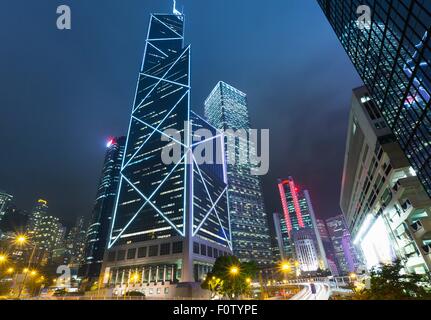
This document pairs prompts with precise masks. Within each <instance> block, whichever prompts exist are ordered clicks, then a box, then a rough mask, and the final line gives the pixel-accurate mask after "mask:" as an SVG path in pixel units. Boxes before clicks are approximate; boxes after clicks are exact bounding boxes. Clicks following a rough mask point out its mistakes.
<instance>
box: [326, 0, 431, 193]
mask: <svg viewBox="0 0 431 320" xmlns="http://www.w3.org/2000/svg"><path fill="white" fill-rule="evenodd" d="M318 3H319V4H320V6H321V7H322V9H323V11H324V13H325V14H326V16H327V18H328V20H329V22H330V23H331V25H332V27H333V28H334V30H335V32H336V34H337V36H338V37H339V39H340V41H341V43H342V45H343V47H344V48H345V49H346V51H347V53H348V55H349V57H350V59H351V60H352V62H353V64H354V65H355V67H356V69H357V70H358V72H359V75H360V76H361V77H362V79H363V81H364V83H365V85H366V86H367V88H368V91H369V94H370V98H371V99H372V100H373V101H374V103H375V104H376V106H377V108H378V110H379V112H380V113H381V115H382V116H383V118H384V120H385V121H386V124H387V125H388V126H389V128H390V129H391V131H392V133H393V134H394V135H395V137H396V138H397V141H398V142H399V144H400V145H401V148H402V150H403V151H404V152H405V154H406V156H407V159H408V160H409V161H410V163H411V165H412V166H413V169H414V170H415V172H416V173H417V176H418V178H419V179H420V181H421V182H422V184H423V186H424V187H425V190H426V191H427V193H428V195H431V143H430V141H431V113H430V110H431V106H430V104H431V99H430V95H431V82H430V79H431V68H430V62H429V61H430V58H431V51H430V50H429V47H430V41H431V39H430V37H431V33H430V32H429V26H430V25H431V2H430V1H423V0H412V1H407V2H405V1H396V0H382V1H374V0H365V1H360V2H359V1H337V0H318ZM364 5H365V6H368V7H369V8H370V11H371V13H372V16H371V17H370V21H366V20H367V19H365V21H364V20H363V19H362V17H361V15H362V13H363V11H362V10H358V9H361V8H359V6H364ZM357 12H360V14H357Z"/></svg>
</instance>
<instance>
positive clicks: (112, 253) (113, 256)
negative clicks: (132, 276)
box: [108, 251, 117, 262]
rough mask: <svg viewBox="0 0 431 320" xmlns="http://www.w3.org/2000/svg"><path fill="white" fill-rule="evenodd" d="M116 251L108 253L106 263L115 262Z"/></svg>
mask: <svg viewBox="0 0 431 320" xmlns="http://www.w3.org/2000/svg"><path fill="white" fill-rule="evenodd" d="M116 253H117V252H116V251H110V252H109V253H108V262H114V261H115V256H116Z"/></svg>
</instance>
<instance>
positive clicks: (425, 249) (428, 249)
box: [422, 244, 431, 255]
mask: <svg viewBox="0 0 431 320" xmlns="http://www.w3.org/2000/svg"><path fill="white" fill-rule="evenodd" d="M422 250H423V252H424V253H425V254H426V255H430V254H431V244H427V245H424V246H423V247H422Z"/></svg>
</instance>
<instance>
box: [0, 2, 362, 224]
mask: <svg viewBox="0 0 431 320" xmlns="http://www.w3.org/2000/svg"><path fill="white" fill-rule="evenodd" d="M61 4H67V5H69V6H70V7H71V10H72V30H70V31H60V30H58V29H57V28H56V19H57V14H56V9H57V6H59V5H61ZM183 5H184V12H185V14H186V43H190V44H192V105H193V108H194V110H196V111H197V112H198V113H201V114H203V101H204V99H205V98H206V97H207V95H208V94H209V93H210V91H211V90H212V88H213V87H214V85H215V84H216V83H217V82H218V81H219V80H223V81H225V82H227V83H229V84H231V85H233V86H235V87H237V88H238V89H240V90H242V91H244V92H246V93H247V94H248V100H249V111H250V116H251V120H252V125H253V127H254V128H269V129H270V130H271V158H270V159H271V164H270V173H269V174H268V175H267V176H265V177H264V178H263V186H264V194H265V203H266V207H267V212H268V214H271V213H272V212H274V210H276V211H279V210H281V205H280V201H279V198H278V191H277V186H276V180H277V178H279V177H281V178H285V177H288V176H289V175H292V176H294V178H295V179H296V181H297V182H298V184H299V185H300V186H301V187H302V188H304V187H305V188H307V189H309V190H310V193H311V197H312V201H313V203H314V207H315V211H316V214H317V215H318V217H322V218H327V217H330V216H333V215H337V214H339V213H340V209H339V192H340V182H341V174H342V165H343V161H344V148H345V140H346V133H347V119H348V112H349V103H350V98H351V90H352V89H353V88H354V87H357V86H360V85H361V81H360V79H359V77H358V76H357V74H356V72H355V70H354V68H353V66H352V65H351V63H350V62H349V60H348V58H347V55H346V54H345V52H344V51H343V49H342V48H341V46H340V44H339V43H338V40H337V39H336V37H335V34H334V32H333V31H332V29H331V28H330V26H329V24H328V23H327V21H326V19H325V17H324V15H323V13H322V12H321V10H320V8H319V7H318V5H317V2H316V1H315V0H268V1H257V0H249V1H245V0H178V6H179V7H180V8H181V7H182V6H183ZM171 6H172V4H171V1H170V0H127V1H119V0H103V1H102V0H85V1H84V0H81V1H78V0H75V1H70V0H61V1H52V0H43V1H34V0H27V1H21V0H2V1H1V3H0V39H1V45H0V141H1V149H0V150H1V151H0V189H3V190H5V191H7V192H9V193H11V194H13V195H14V196H15V200H16V203H17V205H18V206H19V207H20V208H23V209H27V210H30V209H31V207H32V206H33V204H34V202H35V201H36V199H37V198H39V197H42V198H45V199H47V200H48V201H49V205H50V213H51V214H53V215H57V216H60V217H61V218H62V219H63V220H64V221H66V222H69V223H70V222H71V221H73V220H74V219H75V218H76V216H78V215H86V216H89V215H90V213H91V209H92V204H93V201H94V197H95V194H96V189H97V184H98V180H99V176H100V173H101V168H102V163H103V158H104V153H105V151H106V149H105V147H106V139H107V137H108V136H116V135H124V134H126V131H127V126H128V123H129V116H130V112H131V105H132V102H133V98H134V92H135V85H136V79H137V74H138V72H139V67H140V63H141V59H142V54H143V51H144V46H145V37H146V34H147V27H148V21H149V14H150V13H151V12H154V13H158V12H159V13H160V12H162V13H165V12H171Z"/></svg>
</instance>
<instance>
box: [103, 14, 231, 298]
mask: <svg viewBox="0 0 431 320" xmlns="http://www.w3.org/2000/svg"><path fill="white" fill-rule="evenodd" d="M190 76H191V75H190V46H187V47H185V46H184V16H183V15H182V14H180V13H179V12H178V11H177V10H174V14H152V15H151V16H150V24H149V30H148V36H147V40H146V50H145V54H144V59H143V62H142V66H141V70H140V72H139V79H138V84H137V89H136V97H135V102H134V105H133V110H132V115H131V119H130V126H129V131H128V135H127V141H126V147H125V152H124V158H123V163H122V168H121V176H120V183H119V191H118V195H117V198H116V204H115V207H114V214H113V218H112V226H111V230H110V236H109V243H108V250H107V251H106V253H105V258H104V263H103V266H102V272H103V279H102V280H103V283H104V284H105V285H106V286H107V287H109V288H110V290H112V291H113V294H117V295H121V294H123V293H125V292H127V291H131V290H132V291H141V292H143V293H144V294H145V295H147V296H149V297H159V298H162V297H164V298H173V297H176V296H195V295H197V296H199V295H200V294H201V293H200V290H201V289H200V284H199V283H198V282H199V281H200V280H202V279H203V278H204V277H205V275H206V274H207V273H208V271H210V270H211V268H212V265H213V264H214V262H215V259H216V258H217V257H219V256H221V255H229V254H231V253H232V245H231V233H230V221H229V211H228V204H227V198H228V197H227V195H228V191H227V175H226V166H225V163H226V161H225V155H224V153H223V150H221V152H219V153H217V156H218V158H217V159H214V163H213V164H210V163H204V164H202V163H199V162H200V161H197V159H196V157H195V155H194V153H193V151H194V150H196V149H197V148H198V147H199V146H202V144H203V143H205V144H207V145H208V144H211V145H213V146H215V147H217V146H222V143H223V141H222V140H221V138H220V137H221V134H220V132H218V131H217V130H216V129H214V128H212V127H211V126H210V125H209V124H208V123H206V121H204V120H203V119H202V118H200V117H199V116H198V115H196V114H195V113H193V112H192V111H191V110H190V88H191V87H190ZM199 129H207V130H209V131H211V133H212V137H213V138H209V139H206V140H204V141H202V137H201V136H200V135H199V133H198V130H199ZM167 130H168V131H167ZM178 133H179V135H180V137H177V134H178ZM175 148H177V149H180V150H179V152H178V158H177V159H171V158H170V157H169V155H170V153H171V151H172V149H175ZM220 149H223V148H220Z"/></svg>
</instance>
